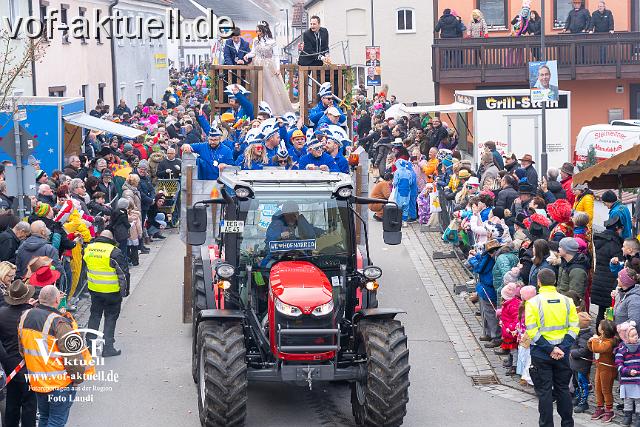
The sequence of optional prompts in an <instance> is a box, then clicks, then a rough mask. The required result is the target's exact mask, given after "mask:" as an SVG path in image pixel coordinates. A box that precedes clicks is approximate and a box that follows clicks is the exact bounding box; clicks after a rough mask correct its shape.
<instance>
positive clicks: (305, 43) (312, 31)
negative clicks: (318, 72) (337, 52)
mask: <svg viewBox="0 0 640 427" xmlns="http://www.w3.org/2000/svg"><path fill="white" fill-rule="evenodd" d="M298 49H299V50H300V56H299V57H298V65H302V66H305V67H321V66H322V65H323V63H324V62H323V59H325V56H327V55H328V54H329V31H328V30H327V29H326V28H323V27H321V26H320V18H319V17H318V16H312V17H311V19H309V29H308V30H307V31H305V32H304V34H303V35H302V44H301V45H300V46H299V47H298Z"/></svg>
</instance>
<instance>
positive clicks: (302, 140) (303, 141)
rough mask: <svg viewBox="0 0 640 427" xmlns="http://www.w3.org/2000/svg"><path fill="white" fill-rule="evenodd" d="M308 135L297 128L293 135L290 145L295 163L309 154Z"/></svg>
mask: <svg viewBox="0 0 640 427" xmlns="http://www.w3.org/2000/svg"><path fill="white" fill-rule="evenodd" d="M306 145H307V137H306V136H305V135H304V133H302V131H301V130H299V129H298V130H296V131H295V132H293V134H292V135H291V145H289V146H288V149H289V154H291V157H292V159H293V161H294V162H295V163H297V162H298V161H299V160H300V157H302V156H304V155H305V154H307V147H306Z"/></svg>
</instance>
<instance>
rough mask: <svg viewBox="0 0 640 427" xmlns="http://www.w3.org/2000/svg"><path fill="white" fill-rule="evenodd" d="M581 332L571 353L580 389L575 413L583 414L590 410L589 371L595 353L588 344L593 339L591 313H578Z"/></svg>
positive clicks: (571, 361)
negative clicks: (588, 401)
mask: <svg viewBox="0 0 640 427" xmlns="http://www.w3.org/2000/svg"><path fill="white" fill-rule="evenodd" d="M578 318H579V325H580V332H579V333H578V337H577V338H576V341H575V342H574V343H573V345H572V346H571V352H570V353H569V356H570V359H569V362H570V364H571V370H572V371H573V376H574V378H575V379H576V380H577V384H578V387H577V388H576V391H575V407H574V408H573V412H576V413H581V412H584V411H586V410H587V409H589V404H588V403H587V400H588V398H589V371H591V359H592V358H593V353H592V352H591V350H589V346H588V345H587V343H588V342H589V339H590V338H591V337H592V333H591V327H590V326H591V316H590V315H589V313H586V312H584V311H583V312H580V313H578Z"/></svg>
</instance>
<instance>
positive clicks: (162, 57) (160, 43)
mask: <svg viewBox="0 0 640 427" xmlns="http://www.w3.org/2000/svg"><path fill="white" fill-rule="evenodd" d="M163 3H164V4H166V2H164V1H138V0H120V1H119V2H118V4H117V5H116V6H115V8H114V12H116V11H117V12H118V13H120V15H122V16H127V17H130V18H134V17H139V18H142V19H143V20H146V19H149V18H156V19H158V20H160V21H162V22H164V20H165V18H166V10H167V6H166V5H163ZM113 43H114V54H115V55H114V58H115V73H114V78H113V81H114V83H115V89H116V98H117V101H119V100H120V99H124V100H125V101H126V102H127V105H129V106H130V107H133V106H135V105H136V103H137V102H143V103H144V102H145V101H146V100H147V98H151V99H153V100H154V101H156V102H157V101H159V99H160V98H161V97H162V94H163V93H164V91H165V89H166V88H167V86H168V85H169V63H168V55H167V48H168V41H167V37H166V34H165V36H164V37H162V38H159V39H152V38H150V37H149V35H148V34H143V37H142V38H141V39H138V38H136V39H131V40H129V39H120V40H113Z"/></svg>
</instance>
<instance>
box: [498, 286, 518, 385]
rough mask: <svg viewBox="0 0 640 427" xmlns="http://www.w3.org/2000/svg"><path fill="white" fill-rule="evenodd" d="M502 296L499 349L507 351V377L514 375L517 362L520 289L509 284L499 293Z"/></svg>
mask: <svg viewBox="0 0 640 427" xmlns="http://www.w3.org/2000/svg"><path fill="white" fill-rule="evenodd" d="M500 294H501V296H502V301H503V302H502V308H501V310H500V326H501V328H502V344H501V345H500V347H501V348H502V349H503V350H505V351H507V352H508V354H509V357H508V359H507V361H506V362H505V365H506V366H505V367H506V368H508V369H507V375H509V376H511V375H515V374H516V365H517V362H518V340H517V337H518V324H519V322H518V313H519V309H520V305H521V303H522V301H521V300H520V288H519V287H518V285H516V284H515V283H513V282H511V283H508V284H507V285H505V286H504V287H503V288H502V290H501V291H500Z"/></svg>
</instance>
